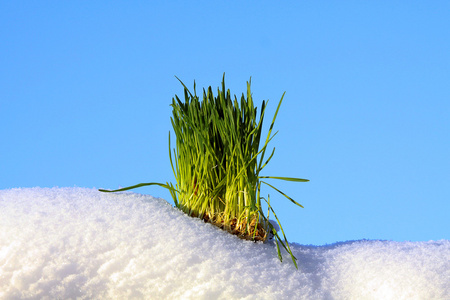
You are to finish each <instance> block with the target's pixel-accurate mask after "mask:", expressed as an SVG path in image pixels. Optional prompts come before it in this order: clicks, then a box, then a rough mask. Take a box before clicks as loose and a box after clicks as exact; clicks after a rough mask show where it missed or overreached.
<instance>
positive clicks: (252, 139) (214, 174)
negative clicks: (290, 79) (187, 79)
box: [101, 75, 308, 267]
mask: <svg viewBox="0 0 450 300" xmlns="http://www.w3.org/2000/svg"><path fill="white" fill-rule="evenodd" d="M178 80H179V79H178ZM180 82H181V80H180ZM181 84H182V85H183V87H184V100H181V99H180V98H179V97H178V96H177V95H175V98H173V99H172V104H171V106H172V109H173V115H172V117H171V121H172V126H173V130H174V133H175V137H176V142H175V148H174V149H172V146H171V137H170V133H169V154H170V155H169V157H170V163H171V166H172V170H173V173H174V175H175V179H176V184H175V186H174V185H173V184H172V183H165V184H162V183H141V184H138V185H134V186H131V187H127V188H123V189H118V190H113V191H108V190H101V191H104V192H118V191H125V190H129V189H133V188H136V187H140V186H147V185H159V186H162V187H165V188H167V189H169V191H170V193H171V195H172V197H173V200H174V203H175V205H176V207H178V208H179V209H180V210H182V211H184V212H185V213H186V214H188V215H190V216H193V217H198V218H201V219H203V220H205V221H207V222H210V223H212V224H214V225H216V226H218V227H220V228H222V229H224V230H227V231H228V232H230V233H232V234H235V235H237V236H239V237H240V238H243V239H248V240H253V241H265V240H267V238H268V237H269V232H271V233H272V234H273V235H274V238H275V240H276V244H277V251H278V256H279V258H280V259H282V256H281V252H280V246H279V245H281V246H282V247H284V248H285V249H286V251H287V252H288V253H289V254H290V255H291V257H292V260H293V262H294V264H295V266H296V267H297V264H296V262H295V260H296V258H295V257H294V256H293V254H292V252H291V250H290V248H289V244H288V241H287V239H286V236H285V234H284V230H283V227H282V226H281V223H280V221H279V220H278V218H277V216H276V214H275V211H274V210H273V208H272V206H271V204H270V197H267V199H266V198H264V197H262V196H261V186H262V184H264V185H267V186H268V187H271V188H273V189H274V190H275V191H277V192H278V193H280V194H281V195H283V196H284V197H286V198H287V199H288V200H290V201H291V202H292V203H294V204H295V205H298V206H300V207H302V206H301V205H300V204H299V203H297V202H296V201H295V200H293V199H292V198H291V197H289V196H287V195H286V194H284V193H283V192H282V191H280V190H278V189H277V188H276V187H274V186H273V185H272V184H270V183H268V182H267V180H268V179H269V180H270V179H278V180H287V181H294V182H306V181H308V180H306V179H300V178H291V177H275V176H261V175H260V172H261V171H262V170H263V169H264V167H265V166H266V165H267V164H268V163H269V161H270V160H271V158H272V157H273V155H274V152H275V148H273V150H272V151H271V153H270V155H268V156H267V158H266V150H267V147H268V144H269V142H270V141H271V140H272V138H273V137H274V136H275V134H276V133H275V134H272V130H273V127H274V124H275V120H276V117H277V115H278V111H279V109H280V106H281V103H282V101H283V98H284V94H283V96H282V97H281V100H280V101H279V103H278V107H277V109H276V111H275V114H274V116H273V119H272V122H271V124H270V127H269V130H268V134H267V136H266V138H265V140H264V141H263V143H262V144H261V132H262V125H263V120H264V116H265V111H266V105H267V102H265V101H262V104H261V109H260V112H259V113H258V109H257V107H256V106H255V105H254V102H253V98H252V94H251V89H250V82H247V93H246V95H244V94H242V96H241V97H240V99H239V100H238V99H237V97H236V96H234V97H232V96H231V93H230V90H227V89H226V88H225V75H224V77H223V80H222V86H221V87H222V88H221V89H220V88H218V89H217V94H216V95H214V93H213V90H212V88H211V87H209V88H208V89H207V90H205V89H203V95H202V99H200V97H199V96H197V94H196V90H195V82H194V91H193V92H194V93H193V94H192V93H191V91H190V90H189V89H188V88H187V87H186V86H185V85H184V84H183V82H181ZM262 201H264V202H265V203H266V207H267V213H266V214H265V213H264V211H263V205H262ZM270 212H272V213H273V214H274V216H275V219H276V220H277V222H278V224H279V226H280V229H281V233H282V235H283V239H282V238H281V237H280V235H279V233H278V232H277V231H275V230H274V228H273V226H272V224H270V223H269V222H268V218H269V215H270Z"/></svg>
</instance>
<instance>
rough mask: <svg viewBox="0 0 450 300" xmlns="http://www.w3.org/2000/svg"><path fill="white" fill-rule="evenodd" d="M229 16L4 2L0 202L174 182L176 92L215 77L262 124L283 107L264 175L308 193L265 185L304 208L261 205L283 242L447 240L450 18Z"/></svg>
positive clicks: (356, 8)
mask: <svg viewBox="0 0 450 300" xmlns="http://www.w3.org/2000/svg"><path fill="white" fill-rule="evenodd" d="M229 2H231V1H228V2H223V1H222V2H221V3H219V2H218V1H217V2H216V1H195V2H192V1H191V2H188V1H116V2H114V3H111V2H106V1H84V2H79V1H77V2H71V3H68V2H65V3H62V2H59V1H39V2H27V3H25V2H17V1H15V2H4V1H3V2H1V3H0V66H1V67H0V136H1V139H0V141H1V147H0V189H8V188H15V187H34V186H41V187H53V186H60V187H65V186H67V187H73V186H79V187H96V188H117V187H119V186H122V187H124V186H128V185H132V184H136V183H140V182H151V181H158V182H166V181H173V180H174V178H173V174H172V170H171V168H170V163H169V157H168V132H169V130H170V129H171V123H170V115H171V108H170V106H169V104H170V103H171V99H172V97H173V96H174V95H175V94H178V95H182V94H183V89H182V87H181V85H180V83H179V82H178V81H177V80H176V78H175V77H174V76H177V77H179V78H180V79H181V80H183V81H184V82H185V84H186V85H187V86H188V87H192V85H193V81H194V80H196V83H197V87H198V89H199V88H202V87H207V86H210V85H211V86H213V87H214V88H216V87H218V86H219V85H220V82H221V79H222V74H223V73H224V72H225V73H226V83H227V86H228V88H230V89H231V92H232V93H233V94H238V95H240V94H241V93H242V92H244V91H245V88H246V81H247V80H249V78H250V77H252V90H253V97H254V99H255V101H257V103H260V102H261V101H262V100H263V99H269V100H270V102H269V109H268V115H271V114H272V113H273V111H274V109H275V107H276V105H277V102H278V101H279V99H280V97H281V95H282V94H283V92H284V91H286V96H285V99H284V102H283V105H282V107H281V110H280V112H279V115H278V120H277V123H276V124H275V129H277V130H279V133H278V135H277V136H276V138H275V139H274V140H273V141H272V146H275V147H276V152H275V156H274V158H273V159H272V161H271V163H270V164H269V165H268V167H267V168H266V169H265V171H264V174H263V175H273V176H292V177H302V178H308V179H310V180H311V181H310V182H308V183H284V182H273V183H274V184H276V186H278V187H279V188H280V189H281V190H283V191H284V192H286V193H287V194H289V195H291V196H292V197H293V198H294V199H296V200H297V201H298V202H300V203H301V204H303V205H304V206H305V208H304V209H302V208H298V207H295V206H294V205H292V204H291V203H290V202H289V201H288V200H286V199H285V198H283V197H282V196H279V195H277V194H276V193H275V192H273V191H271V190H268V189H267V190H265V191H264V192H265V193H266V194H267V193H270V194H271V201H272V204H273V206H274V207H275V210H276V212H277V213H278V215H279V217H280V219H281V221H282V225H283V226H284V228H285V230H286V233H287V236H288V238H289V240H290V241H294V242H297V243H301V244H315V245H321V244H326V243H333V242H336V241H345V240H354V239H386V240H395V241H406V240H411V241H428V240H439V239H449V238H450V234H449V230H448V228H450V221H449V218H448V212H449V210H450V207H449V201H450V183H449V182H450V158H449V153H450V118H449V117H450V18H449V17H448V16H449V12H450V4H449V3H448V2H447V1H432V2H430V1H425V2H424V1H364V2H361V1H345V3H338V2H333V3H329V2H326V1H283V2H278V3H277V4H275V3H274V2H273V1H270V2H269V1H241V2H236V1H233V2H231V3H229ZM280 3H281V4H280ZM268 119H270V117H269V118H268ZM266 125H268V122H267V123H266ZM266 128H267V127H266ZM135 191H136V192H138V193H146V194H151V195H153V196H157V197H163V198H165V199H167V200H169V201H170V194H169V193H168V192H167V191H166V190H164V189H162V188H159V187H153V188H141V189H138V190H135Z"/></svg>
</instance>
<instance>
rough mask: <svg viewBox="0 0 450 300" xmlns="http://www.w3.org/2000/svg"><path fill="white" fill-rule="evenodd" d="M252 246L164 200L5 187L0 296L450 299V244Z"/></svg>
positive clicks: (0, 200) (0, 216)
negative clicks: (286, 248)
mask: <svg viewBox="0 0 450 300" xmlns="http://www.w3.org/2000/svg"><path fill="white" fill-rule="evenodd" d="M291 247H292V251H293V252H294V255H295V256H296V257H297V258H298V265H299V270H298V271H297V270H296V269H295V267H294V265H293V263H292V261H290V257H289V255H287V254H286V253H283V257H284V260H283V262H280V261H279V259H278V257H277V253H276V247H275V245H274V243H273V242H268V243H265V244H263V243H253V242H250V241H245V240H241V239H239V238H237V237H236V236H233V235H230V234H228V233H227V232H224V231H222V230H220V229H218V228H216V227H214V226H212V225H210V224H207V223H204V222H203V221H201V220H199V219H195V218H190V217H188V216H186V215H185V214H183V213H182V212H180V211H178V210H177V209H175V208H173V207H172V206H171V205H169V204H168V203H167V202H166V201H164V200H163V199H158V198H153V197H151V196H148V195H141V194H136V193H117V194H109V193H101V192H98V191H97V190H95V189H87V188H23V189H9V190H0V299H450V296H449V295H450V294H449V287H450V263H449V262H450V241H449V240H441V241H429V242H391V241H367V240H361V241H351V242H342V243H336V244H332V245H325V246H304V245H299V244H296V243H292V244H291Z"/></svg>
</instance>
